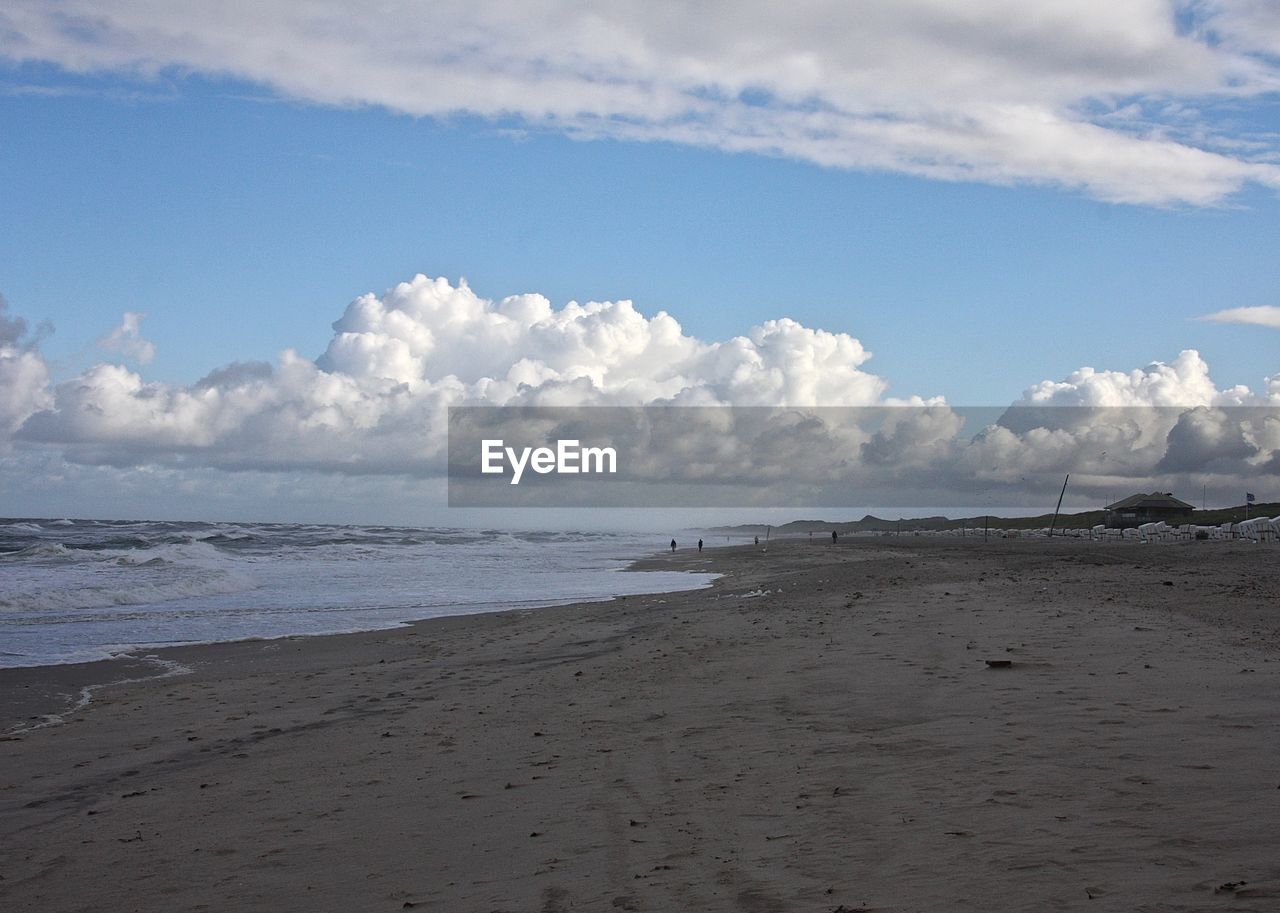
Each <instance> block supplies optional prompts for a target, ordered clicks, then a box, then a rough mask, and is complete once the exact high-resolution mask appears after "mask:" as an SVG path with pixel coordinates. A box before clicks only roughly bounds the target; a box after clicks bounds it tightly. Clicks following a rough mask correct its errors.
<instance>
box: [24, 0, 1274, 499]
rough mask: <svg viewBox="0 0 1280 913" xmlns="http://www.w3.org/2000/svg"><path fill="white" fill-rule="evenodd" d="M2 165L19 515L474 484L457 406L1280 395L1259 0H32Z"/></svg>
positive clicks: (1243, 477) (1220, 479) (1197, 403)
mask: <svg viewBox="0 0 1280 913" xmlns="http://www.w3.org/2000/svg"><path fill="white" fill-rule="evenodd" d="M0 187H3V188H4V191H3V195H2V198H0V216H2V217H3V218H4V222H5V229H6V230H5V231H4V232H3V233H2V234H0V294H3V296H4V299H5V301H6V302H7V308H6V310H5V311H4V312H3V314H0V320H2V321H3V322H0V495H2V496H3V499H4V502H5V506H4V507H0V513H7V514H10V515H35V516H49V515H73V516H108V517H109V516H145V517H182V518H193V519H200V518H205V517H213V516H218V517H221V518H227V519H237V518H244V519H282V520H292V519H306V520H333V521H346V520H353V521H362V522H381V521H383V520H388V521H389V520H394V521H395V522H452V521H454V520H460V519H467V520H469V516H467V517H464V516H463V515H461V514H458V513H452V514H451V513H450V512H449V511H448V510H446V509H444V508H443V506H442V505H443V500H442V498H443V495H442V492H443V487H442V479H441V478H440V474H441V472H442V469H441V466H442V464H441V462H440V460H439V453H440V438H441V435H442V434H443V431H444V429H443V415H444V412H443V410H445V409H447V407H448V405H450V404H461V403H470V404H489V405H502V404H510V403H516V402H520V403H525V402H538V403H553V404H563V403H565V402H567V401H568V399H572V401H573V402H574V403H596V404H610V405H642V404H646V403H667V402H675V403H682V404H702V405H706V404H725V405H780V404H786V405H796V406H843V405H869V404H884V403H915V404H922V403H934V404H936V403H939V402H945V403H947V404H951V405H955V406H1005V405H1010V404H1013V403H1022V404H1026V403H1048V402H1052V403H1053V404H1056V405H1113V406H1121V405H1122V406H1185V407H1187V408H1192V407H1200V408H1205V407H1209V406H1215V405H1216V406H1223V405H1260V404H1275V403H1276V402H1277V399H1276V398H1277V397H1278V396H1280V381H1277V380H1276V379H1275V378H1280V363H1278V361H1277V356H1276V353H1277V351H1278V350H1280V348H1278V347H1277V342H1278V341H1280V301H1277V295H1276V288H1277V284H1278V280H1280V275H1278V274H1280V260H1278V259H1277V258H1276V256H1275V251H1276V250H1277V249H1280V218H1277V216H1278V215H1280V213H1278V210H1277V197H1276V194H1277V190H1280V13H1277V12H1276V8H1275V6H1274V4H1270V3H1267V2H1265V0H1195V2H1165V0H1110V2H1106V3H1103V2H1079V0H1076V2H1065V0H1041V2H1037V3H1033V4H1027V3H1017V2H1012V0H975V2H971V3H966V4H963V5H959V4H955V3H951V2H944V0H909V2H902V0H892V2H891V0H880V2H868V3H863V4H856V5H850V4H842V3H829V2H799V3H793V4H787V5H785V6H782V5H778V4H770V3H735V4H718V3H713V4H708V3H696V4H695V3H684V2H674V0H673V2H658V3H655V2H648V3H625V2H624V3H613V4H608V5H601V4H591V3H581V2H563V0H545V2H534V3H527V4H519V5H512V4H498V3H490V2H470V3H466V4H462V3H451V2H431V3H420V2H407V0H393V2H388V3H384V4H379V5H378V6H377V7H376V8H374V9H372V10H371V9H368V8H363V7H359V6H357V5H354V4H343V3H338V2H318V0H312V2H289V3H272V2H262V0H258V2H254V3H249V2H242V0H230V2H226V3H221V4H217V5H215V6H213V7H212V8H211V7H210V5H208V4H193V3H183V2H167V3H159V2H150V0H115V2H110V0H107V2H104V0H96V2H94V3H88V2H83V0H39V2H27V0H16V2H11V3H8V4H6V5H5V8H4V10H3V11H0ZM419 276H421V277H422V279H421V280H419V279H417V278H416V277H419ZM593 302H594V303H595V304H592V303H593ZM1188 353H1191V354H1188ZM567 398H568V399H567ZM1165 431H1166V432H1167V431H1169V429H1165ZM1081 433H1083V432H1081ZM1243 433H1244V434H1245V435H1246V437H1248V438H1249V441H1250V443H1249V447H1252V450H1249V451H1248V453H1247V454H1245V456H1243V457H1241V459H1242V460H1243V462H1241V463H1240V465H1238V466H1234V467H1230V468H1227V467H1223V466H1216V467H1207V466H1200V467H1188V468H1187V472H1189V473H1190V472H1192V470H1195V473H1198V474H1195V473H1192V475H1186V476H1183V477H1178V479H1177V481H1178V482H1179V483H1180V484H1184V485H1191V484H1194V483H1195V482H1196V481H1199V482H1200V483H1201V484H1202V485H1205V486H1212V487H1214V490H1215V491H1217V492H1218V497H1220V498H1222V499H1227V500H1229V499H1231V498H1232V497H1235V498H1236V499H1237V500H1238V498H1239V495H1238V494H1235V491H1236V489H1237V488H1239V487H1240V485H1241V484H1245V483H1249V484H1255V483H1254V482H1253V481H1252V479H1253V478H1256V477H1257V475H1258V474H1259V473H1260V472H1261V474H1262V476H1263V479H1262V480H1260V481H1259V482H1257V483H1256V484H1255V487H1256V486H1257V485H1259V484H1261V485H1263V487H1264V488H1265V484H1264V483H1265V481H1266V478H1267V475H1266V472H1265V471H1262V470H1260V469H1259V467H1264V466H1267V465H1269V463H1268V460H1270V459H1271V458H1272V455H1273V450H1269V449H1267V447H1268V446H1269V445H1267V444H1266V441H1268V440H1270V438H1268V437H1267V434H1266V433H1262V432H1261V431H1257V430H1256V429H1255V430H1254V431H1249V430H1248V429H1246V430H1245V431H1244V432H1243ZM1250 435H1252V436H1250ZM1228 449H1229V448H1228ZM1246 449H1247V448H1246ZM1144 452H1145V451H1144ZM1159 458H1160V457H1159V455H1156V456H1154V457H1153V460H1155V462H1152V463H1151V464H1150V465H1148V466H1146V467H1145V468H1144V467H1143V466H1140V465H1134V466H1132V467H1129V475H1128V476H1126V477H1124V478H1123V479H1116V478H1107V479H1106V480H1105V481H1104V480H1101V479H1099V481H1098V485H1097V486H1096V487H1095V489H1093V490H1092V491H1089V490H1087V489H1086V490H1085V491H1084V492H1082V495H1081V496H1082V497H1083V498H1086V499H1088V498H1096V496H1097V495H1098V493H1099V492H1100V491H1102V490H1103V489H1107V490H1111V489H1112V488H1113V486H1114V485H1119V484H1127V483H1128V482H1132V483H1133V485H1134V486H1138V487H1141V486H1142V485H1146V484H1147V483H1151V482H1157V481H1164V478H1163V477H1162V476H1161V472H1162V471H1163V470H1160V469H1159V466H1158V464H1159ZM1062 459H1063V460H1064V461H1066V462H1064V463H1062V465H1055V466H1054V467H1053V470H1054V471H1057V469H1059V468H1063V466H1067V468H1070V466H1069V465H1068V464H1069V463H1070V460H1069V459H1068V458H1067V457H1066V456H1063V458H1062ZM1166 465H1167V461H1166ZM1046 471H1048V470H1046ZM1193 476H1194V477H1193ZM1270 478H1271V481H1272V484H1274V476H1271V477H1270ZM1140 483H1141V484H1140ZM1168 483H1169V484H1173V480H1169V482H1168ZM1275 487H1276V488H1278V489H1280V486H1275ZM1135 490H1136V488H1135ZM1276 497H1277V498H1280V491H1277V492H1276ZM869 506H871V505H869ZM247 514H253V516H252V517H250V516H247Z"/></svg>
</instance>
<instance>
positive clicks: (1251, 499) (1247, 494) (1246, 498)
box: [1244, 491, 1257, 504]
mask: <svg viewBox="0 0 1280 913" xmlns="http://www.w3.org/2000/svg"><path fill="white" fill-rule="evenodd" d="M1256 500H1257V498H1255V497H1254V496H1253V492H1251V491H1246V492H1245V493H1244V502H1245V503H1246V504H1252V503H1253V502H1254V501H1256Z"/></svg>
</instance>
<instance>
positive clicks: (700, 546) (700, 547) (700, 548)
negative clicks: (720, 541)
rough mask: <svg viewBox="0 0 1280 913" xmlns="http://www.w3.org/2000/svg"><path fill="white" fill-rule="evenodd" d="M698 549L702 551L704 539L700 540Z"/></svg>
mask: <svg viewBox="0 0 1280 913" xmlns="http://www.w3.org/2000/svg"><path fill="white" fill-rule="evenodd" d="M698 551H702V540H701V539H699V540H698Z"/></svg>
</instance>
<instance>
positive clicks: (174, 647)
mask: <svg viewBox="0 0 1280 913" xmlns="http://www.w3.org/2000/svg"><path fill="white" fill-rule="evenodd" d="M715 547H716V546H708V547H707V550H708V551H710V550H711V549H712V548H715ZM719 547H720V548H733V547H736V546H731V545H726V546H719ZM681 557H684V558H690V559H692V560H693V561H695V562H696V563H698V564H700V565H701V564H705V561H703V560H702V559H701V556H700V555H694V556H690V555H683V556H681V555H677V556H673V559H674V560H667V558H668V556H666V555H665V554H664V553H660V552H655V553H654V554H652V555H646V556H644V557H641V558H636V559H633V560H631V561H630V562H629V563H628V564H627V565H626V566H625V567H622V568H619V569H618V571H619V572H620V573H632V572H643V571H645V570H661V571H670V570H677V571H681V572H684V573H706V571H705V570H702V569H701V568H698V567H689V568H679V567H677V568H673V567H671V565H672V564H673V563H675V564H679V563H680V562H679V560H678V559H679V558H681ZM650 562H654V565H653V566H652V567H643V566H642V565H646V564H648V563H650ZM714 583H715V581H711V582H709V583H707V584H706V585H704V586H697V587H692V588H690V589H681V590H669V591H667V590H663V591H655V592H654V593H653V594H648V593H640V594H627V595H623V596H602V597H600V598H598V599H587V600H578V601H573V602H552V603H548V604H546V605H521V606H509V607H506V608H496V609H487V610H484V611H479V612H465V613H459V614H454V615H436V616H432V617H429V618H418V619H412V620H409V621H401V622H396V623H395V624H391V625H388V626H386V627H380V628H368V629H361V630H354V631H329V632H324V633H319V634H281V635H278V636H275V637H242V638H239V639H237V640H209V641H189V642H184V643H176V644H158V645H151V644H142V645H139V646H137V647H133V648H129V649H123V650H121V651H120V652H119V653H118V654H117V655H114V656H109V657H102V658H101V659H91V660H82V661H79V662H71V663H43V664H36V665H30V666H8V667H0V739H2V738H4V737H5V736H7V735H15V734H16V735H20V734H22V733H23V732H29V731H32V730H33V729H38V728H44V727H45V726H48V725H59V724H61V723H62V722H64V721H63V720H62V717H64V716H66V715H69V714H72V713H76V712H78V711H80V710H82V709H84V707H85V706H87V705H88V703H89V701H87V700H86V701H84V702H83V703H81V700H82V699H83V693H84V691H86V690H90V691H94V692H96V691H99V690H101V689H103V688H110V687H112V686H114V685H120V684H142V683H144V682H148V681H156V680H160V679H165V678H170V677H172V676H174V675H181V674H190V672H191V670H190V669H189V668H187V667H186V665H185V663H186V662H187V661H191V662H195V663H197V664H207V663H210V662H213V663H219V664H225V663H228V662H235V661H237V660H239V659H242V658H243V657H244V656H245V654H246V653H248V652H251V651H255V649H257V650H261V651H262V652H263V653H272V652H275V651H276V650H277V649H278V648H277V647H275V646H273V645H277V644H279V643H281V642H295V641H311V640H317V639H324V638H352V637H361V636H365V635H377V634H380V633H387V632H393V631H400V630H408V629H413V628H416V627H417V626H419V625H431V624H434V623H436V622H443V621H448V620H451V619H463V618H477V617H480V616H484V615H507V614H522V613H525V612H540V611H544V610H546V609H555V608H564V607H569V606H573V607H586V606H590V605H599V604H601V603H610V602H616V601H618V600H619V599H624V600H625V599H628V598H631V599H635V598H639V597H642V596H647V595H659V596H661V595H667V594H670V593H691V592H695V591H697V590H700V589H709V588H710V587H711V586H713V585H714ZM495 605H497V603H495ZM223 650H228V651H236V652H234V653H231V654H229V655H228V656H226V657H222V656H219V655H218V653H219V651H223ZM178 655H180V656H181V658H177V657H178ZM175 667H177V668H179V669H185V671H176V670H175ZM149 668H151V669H157V668H158V669H159V670H160V671H157V672H155V673H154V674H151V675H148V674H146V671H147V669H149Z"/></svg>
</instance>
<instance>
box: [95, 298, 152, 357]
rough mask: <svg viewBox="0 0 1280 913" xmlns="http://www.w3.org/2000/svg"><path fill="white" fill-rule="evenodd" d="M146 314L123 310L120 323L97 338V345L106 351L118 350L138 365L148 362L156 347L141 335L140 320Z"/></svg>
mask: <svg viewBox="0 0 1280 913" xmlns="http://www.w3.org/2000/svg"><path fill="white" fill-rule="evenodd" d="M146 316H147V315H146V314H139V313H138V312H137V311H125V312H124V316H123V317H122V318H121V319H120V325H119V326H117V327H115V328H114V329H113V330H112V331H111V332H110V333H108V334H107V335H106V336H103V337H102V338H101V339H99V340H98V346H99V347H100V348H103V349H106V350H107V351H108V352H118V353H120V354H121V355H122V356H124V357H125V358H127V359H129V360H130V361H136V362H137V363H138V364H140V365H145V364H148V363H149V362H150V361H151V359H153V358H155V355H156V347H155V343H153V342H152V341H151V340H149V339H147V338H145V337H144V336H143V335H142V321H143V319H144V318H145V317H146Z"/></svg>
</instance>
